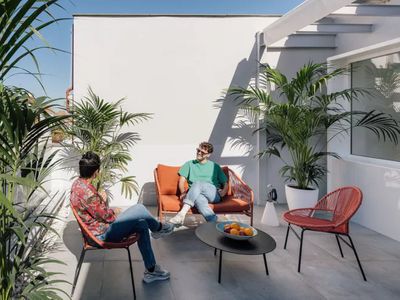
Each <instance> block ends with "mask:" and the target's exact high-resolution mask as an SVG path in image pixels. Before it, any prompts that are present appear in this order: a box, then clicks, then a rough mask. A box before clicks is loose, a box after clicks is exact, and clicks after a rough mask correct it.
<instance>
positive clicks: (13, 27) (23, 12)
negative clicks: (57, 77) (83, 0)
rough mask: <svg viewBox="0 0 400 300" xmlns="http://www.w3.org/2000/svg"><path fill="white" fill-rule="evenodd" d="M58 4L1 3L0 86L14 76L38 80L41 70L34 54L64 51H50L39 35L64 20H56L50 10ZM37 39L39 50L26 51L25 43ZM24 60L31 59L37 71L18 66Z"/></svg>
mask: <svg viewBox="0 0 400 300" xmlns="http://www.w3.org/2000/svg"><path fill="white" fill-rule="evenodd" d="M58 2H59V1H58V0H1V1H0V82H2V81H4V80H5V79H6V78H7V77H9V76H11V75H16V74H29V75H31V76H32V77H33V78H35V79H36V80H37V82H38V83H39V84H40V85H41V86H42V88H43V89H44V86H43V84H42V82H41V80H40V75H41V72H40V67H39V62H38V60H37V58H36V55H35V54H36V52H37V51H40V50H44V49H47V50H52V51H62V52H65V51H63V50H60V49H57V48H54V47H51V46H50V45H49V44H48V42H47V41H46V40H45V39H44V37H43V36H42V35H41V33H40V31H41V30H43V29H45V28H47V27H49V26H51V25H52V24H54V23H56V22H59V21H62V20H66V19H67V18H55V17H54V16H53V15H52V13H51V10H50V8H51V7H52V6H58V7H60V5H59V4H58ZM33 37H36V38H38V39H40V40H41V41H42V45H40V46H32V47H28V46H27V42H28V41H30V40H32V38H33ZM25 58H30V59H32V61H33V63H34V65H35V68H36V70H35V71H31V70H29V69H26V68H24V67H22V66H21V65H20V63H21V61H23V60H24V59H25Z"/></svg>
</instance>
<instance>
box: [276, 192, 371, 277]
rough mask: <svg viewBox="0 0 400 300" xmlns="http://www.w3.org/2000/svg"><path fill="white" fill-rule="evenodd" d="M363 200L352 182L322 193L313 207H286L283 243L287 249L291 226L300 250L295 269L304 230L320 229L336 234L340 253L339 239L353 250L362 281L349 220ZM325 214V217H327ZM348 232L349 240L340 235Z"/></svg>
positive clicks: (362, 272) (341, 252)
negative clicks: (299, 230)
mask: <svg viewBox="0 0 400 300" xmlns="http://www.w3.org/2000/svg"><path fill="white" fill-rule="evenodd" d="M361 202H362V192H361V190H360V189H359V188H357V187H353V186H347V187H341V188H338V189H337V190H335V191H333V192H331V193H329V194H327V195H325V196H324V197H323V198H322V199H320V200H319V201H318V203H317V204H316V205H315V207H314V208H300V209H294V210H289V211H287V212H285V213H284V214H283V219H284V220H285V221H286V222H288V227H287V231H286V238H285V246H284V247H283V248H284V249H286V245H287V241H288V237H289V230H292V231H293V232H294V234H295V235H296V236H297V237H298V238H299V239H300V250H299V264H298V268H297V271H298V272H300V266H301V253H302V248H303V236H304V232H305V231H306V230H310V231H320V232H327V233H332V234H334V235H335V237H336V241H337V244H338V246H339V251H340V255H341V256H342V257H344V256H343V251H342V247H341V245H340V240H342V241H343V242H344V243H345V244H346V245H348V246H349V247H350V248H351V249H353V251H354V255H355V257H356V259H357V262H358V266H359V267H360V270H361V274H362V276H363V278H364V280H365V281H367V278H366V277H365V274H364V271H363V268H362V266H361V263H360V259H359V258H358V255H357V251H356V248H355V246H354V243H353V240H352V239H351V237H350V234H349V221H350V219H351V217H352V216H353V215H354V214H355V213H356V211H357V210H358V208H359V207H360V205H361ZM327 216H328V217H327ZM292 225H296V226H298V227H300V228H301V234H300V236H299V235H298V234H297V232H296V231H295V230H294V229H293V228H292ZM343 235H344V236H347V237H348V239H349V241H350V243H349V242H347V241H346V240H344V239H343V237H342V236H343Z"/></svg>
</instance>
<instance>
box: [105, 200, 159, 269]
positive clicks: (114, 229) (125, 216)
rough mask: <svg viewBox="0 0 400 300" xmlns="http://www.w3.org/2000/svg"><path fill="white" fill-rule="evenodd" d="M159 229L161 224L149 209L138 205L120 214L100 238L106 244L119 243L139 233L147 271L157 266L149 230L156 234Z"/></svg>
mask: <svg viewBox="0 0 400 300" xmlns="http://www.w3.org/2000/svg"><path fill="white" fill-rule="evenodd" d="M159 228H160V222H158V221H157V220H156V219H155V218H154V217H153V216H152V215H151V214H150V212H149V211H148V210H147V208H146V207H144V206H143V205H142V204H136V205H133V206H131V207H129V208H128V209H127V210H125V211H123V212H122V213H121V214H119V215H118V216H117V218H116V219H115V221H114V222H113V223H111V224H110V226H109V227H108V229H107V230H106V232H105V233H103V234H102V235H100V236H98V238H100V239H102V240H104V241H106V242H119V241H121V240H122V239H123V238H125V237H128V236H130V235H131V234H133V233H139V234H140V238H139V240H138V242H137V243H138V247H139V250H140V253H141V254H142V257H143V261H144V265H145V267H146V269H150V268H152V267H154V266H155V265H156V260H155V258H154V253H153V249H152V248H151V241H150V234H149V229H150V230H151V231H153V232H154V231H158V229H159Z"/></svg>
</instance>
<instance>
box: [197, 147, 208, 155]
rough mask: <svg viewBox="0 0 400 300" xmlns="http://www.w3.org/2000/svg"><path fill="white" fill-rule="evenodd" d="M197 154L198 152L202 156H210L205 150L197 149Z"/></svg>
mask: <svg viewBox="0 0 400 300" xmlns="http://www.w3.org/2000/svg"><path fill="white" fill-rule="evenodd" d="M196 152H197V153H200V154H202V155H206V154H208V152H207V151H204V150H202V149H200V148H197V149H196Z"/></svg>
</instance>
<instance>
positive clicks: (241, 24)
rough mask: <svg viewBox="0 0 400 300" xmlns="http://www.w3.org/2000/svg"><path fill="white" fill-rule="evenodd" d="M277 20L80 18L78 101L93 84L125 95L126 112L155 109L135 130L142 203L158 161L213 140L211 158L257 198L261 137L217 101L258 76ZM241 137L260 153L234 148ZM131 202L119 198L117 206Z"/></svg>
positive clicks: (181, 157) (149, 195)
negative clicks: (265, 36)
mask: <svg viewBox="0 0 400 300" xmlns="http://www.w3.org/2000/svg"><path fill="white" fill-rule="evenodd" d="M275 19H276V18H274V17H190V16H187V17H172V16H163V17H161V16H159V17H144V16H131V17H126V16H125V17H111V16H104V17H99V16H75V18H74V55H73V58H74V82H73V86H74V95H75V99H80V98H81V97H82V96H84V95H86V92H87V88H88V86H91V87H92V88H93V90H94V91H95V92H96V93H97V94H98V95H100V96H101V97H103V98H104V99H107V100H110V101H111V100H117V99H120V98H122V97H126V99H127V100H126V101H125V104H124V109H125V110H127V111H131V112H149V113H153V114H154V116H153V119H152V120H150V121H148V122H145V123H142V124H141V125H139V126H137V127H136V128H135V130H137V131H138V132H139V133H140V134H141V136H142V141H140V142H139V144H138V145H136V146H135V147H134V150H133V153H132V154H133V158H134V162H133V163H132V165H131V166H130V172H131V174H132V175H135V176H137V180H138V182H139V184H140V186H141V187H142V188H143V189H142V192H143V195H142V196H144V197H145V198H146V199H144V201H152V199H154V194H153V193H154V185H153V181H154V180H153V169H154V168H155V167H156V165H157V164H158V163H161V164H167V165H180V164H182V163H183V162H185V161H187V160H189V159H193V158H194V155H195V148H196V146H197V145H198V143H199V142H201V141H207V140H208V141H210V142H212V143H213V144H214V146H215V151H214V155H213V157H212V159H213V160H214V161H216V162H218V163H220V164H222V165H229V166H231V167H232V168H234V169H235V170H236V171H238V172H239V173H240V174H241V175H242V176H243V178H244V180H245V181H246V182H247V183H248V184H249V185H250V186H251V187H252V188H253V190H254V191H255V195H256V198H258V189H259V183H258V178H259V163H258V161H257V160H256V159H254V158H253V155H254V154H255V151H256V149H257V136H252V134H251V132H252V129H250V128H246V127H245V128H237V126H235V125H234V122H235V116H236V115H237V108H236V106H235V105H233V104H231V103H228V102H225V103H224V104H223V106H222V108H215V107H214V105H215V101H216V100H217V99H220V98H221V96H222V92H223V90H224V89H226V88H228V87H229V86H232V85H242V86H247V84H248V83H249V82H250V81H253V80H254V74H255V72H256V47H255V34H256V32H257V31H259V30H260V29H262V28H264V27H265V25H267V24H269V23H270V22H272V21H274V20H275ZM236 139H243V140H245V141H246V142H247V143H249V144H250V145H251V148H253V149H254V150H252V151H250V153H246V149H245V148H240V147H236V148H235V147H232V142H233V141H234V140H236ZM115 194H118V193H115ZM256 200H257V199H256ZM128 203H129V202H126V201H124V199H122V197H118V198H117V199H116V201H114V203H113V204H115V205H124V204H128Z"/></svg>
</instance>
